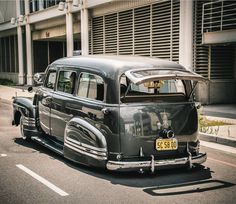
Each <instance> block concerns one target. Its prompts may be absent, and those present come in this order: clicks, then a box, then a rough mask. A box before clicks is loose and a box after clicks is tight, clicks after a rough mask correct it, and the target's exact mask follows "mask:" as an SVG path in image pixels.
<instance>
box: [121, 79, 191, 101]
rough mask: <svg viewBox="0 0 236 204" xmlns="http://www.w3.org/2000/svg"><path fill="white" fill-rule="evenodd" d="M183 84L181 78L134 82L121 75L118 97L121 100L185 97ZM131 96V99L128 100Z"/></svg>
mask: <svg viewBox="0 0 236 204" xmlns="http://www.w3.org/2000/svg"><path fill="white" fill-rule="evenodd" d="M185 95H186V92H185V86H184V84H183V81H182V80H174V79H169V80H155V81H148V82H145V83H141V84H138V85H137V84H134V83H132V82H130V81H129V79H128V78H127V77H126V76H125V75H122V76H121V79H120V98H121V101H123V102H125V101H126V102H127V101H128V102H139V101H143V100H146V101H150V100H152V99H154V101H155V97H156V98H158V100H160V97H168V96H169V97H170V96H173V97H174V96H177V97H179V96H180V97H183V96H184V97H185ZM130 98H132V100H129V99H130Z"/></svg>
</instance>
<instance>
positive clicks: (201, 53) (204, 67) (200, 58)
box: [193, 0, 209, 78]
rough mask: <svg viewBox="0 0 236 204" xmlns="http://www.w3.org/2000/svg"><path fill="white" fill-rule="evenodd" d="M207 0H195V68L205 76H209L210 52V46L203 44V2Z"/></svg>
mask: <svg viewBox="0 0 236 204" xmlns="http://www.w3.org/2000/svg"><path fill="white" fill-rule="evenodd" d="M205 2H206V1H205V0H202V1H199V0H198V1H194V16H195V20H194V57H193V58H194V62H193V64H194V69H195V71H196V72H197V73H198V74H201V75H202V76H204V77H207V78H208V77H209V76H208V57H209V55H208V53H209V48H208V47H207V46H204V45H202V33H201V26H202V4H203V3H205Z"/></svg>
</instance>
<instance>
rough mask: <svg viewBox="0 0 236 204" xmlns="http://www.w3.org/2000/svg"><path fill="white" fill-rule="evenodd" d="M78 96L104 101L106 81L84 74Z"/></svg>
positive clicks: (80, 80) (81, 77)
mask: <svg viewBox="0 0 236 204" xmlns="http://www.w3.org/2000/svg"><path fill="white" fill-rule="evenodd" d="M77 95H78V96H79V97H83V98H91V99H95V100H99V101H103V100H104V81H103V79H102V78H101V77H100V76H97V75H94V74H89V73H82V74H81V75H80V77H79V88H78V93H77Z"/></svg>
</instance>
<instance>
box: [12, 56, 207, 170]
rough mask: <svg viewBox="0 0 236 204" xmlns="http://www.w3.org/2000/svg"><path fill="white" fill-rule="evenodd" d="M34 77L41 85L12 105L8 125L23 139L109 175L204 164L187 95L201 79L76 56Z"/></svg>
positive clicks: (173, 68) (161, 64)
mask: <svg viewBox="0 0 236 204" xmlns="http://www.w3.org/2000/svg"><path fill="white" fill-rule="evenodd" d="M42 75H43V76H42ZM34 78H35V80H36V81H37V78H38V79H39V83H41V84H42V86H40V87H38V88H37V91H36V92H35V96H34V98H33V100H32V101H31V100H30V99H27V98H21V97H17V98H15V99H14V101H13V108H14V111H13V112H14V113H13V122H12V124H13V125H16V126H18V125H20V130H21V134H22V136H23V138H24V139H31V140H35V141H37V142H39V143H40V144H42V145H44V146H46V147H48V148H50V149H51V150H53V151H55V152H57V153H59V154H61V155H63V156H64V157H65V158H68V159H69V160H72V161H74V162H77V163H82V164H85V165H89V166H95V167H102V168H106V169H108V170H116V171H130V170H131V171H136V170H138V171H140V172H144V171H147V170H149V171H151V172H154V171H155V170H156V169H163V168H171V167H188V168H192V167H194V166H196V165H198V164H201V163H203V162H205V161H206V158H207V156H206V153H200V151H199V148H200V144H199V139H198V113H197V106H196V103H195V102H194V96H193V93H194V88H195V87H196V84H197V83H198V82H199V81H201V82H206V79H205V78H203V77H202V76H200V75H198V74H196V73H194V72H192V71H190V70H187V69H186V68H184V67H183V66H181V65H179V64H177V63H174V62H171V61H167V60H163V59H158V58H150V57H137V56H111V55H110V56H109V55H94V56H93V55H88V56H76V57H69V58H63V59H59V60H56V61H55V62H53V63H52V64H50V65H49V66H48V67H47V69H46V71H45V73H43V74H42V73H40V74H37V75H35V77H34ZM42 79H43V80H42ZM42 81H43V83H42Z"/></svg>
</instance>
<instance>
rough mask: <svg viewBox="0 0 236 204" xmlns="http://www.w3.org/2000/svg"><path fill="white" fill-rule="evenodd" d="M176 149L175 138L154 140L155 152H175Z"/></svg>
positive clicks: (176, 142)
mask: <svg viewBox="0 0 236 204" xmlns="http://www.w3.org/2000/svg"><path fill="white" fill-rule="evenodd" d="M177 148H178V141H177V139H175V138H172V139H157V140H156V150H158V151H166V150H176V149H177Z"/></svg>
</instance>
